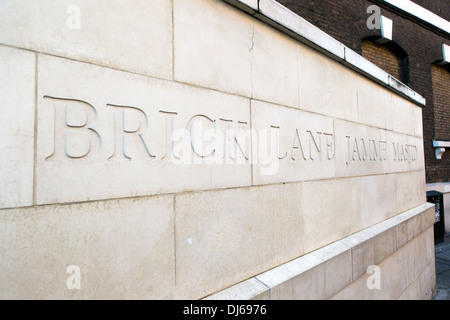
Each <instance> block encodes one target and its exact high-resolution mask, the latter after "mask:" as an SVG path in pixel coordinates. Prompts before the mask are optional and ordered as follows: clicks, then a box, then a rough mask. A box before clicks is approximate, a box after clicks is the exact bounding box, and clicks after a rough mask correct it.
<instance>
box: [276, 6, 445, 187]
mask: <svg viewBox="0 0 450 320" xmlns="http://www.w3.org/2000/svg"><path fill="white" fill-rule="evenodd" d="M277 1H278V2H280V3H281V4H283V5H285V6H286V7H287V8H289V9H290V10H292V11H294V12H296V13H297V14H299V15H300V16H302V17H303V18H305V19H306V20H308V21H309V22H311V23H312V24H314V25H315V26H317V27H318V28H320V29H322V30H323V31H325V32H327V33H328V34H330V35H331V36H333V37H334V38H336V39H337V40H339V41H340V42H342V43H343V44H345V45H346V46H348V47H349V48H351V49H353V50H354V51H356V52H358V53H359V54H364V55H366V56H367V57H369V56H370V54H371V53H369V52H368V51H370V50H368V49H367V47H366V48H363V39H368V38H369V39H373V38H375V37H380V36H381V31H380V30H377V29H373V30H369V29H368V28H367V24H366V22H367V19H368V18H369V16H370V14H368V13H367V8H368V7H369V6H370V5H373V4H376V5H378V6H380V8H381V14H382V15H384V16H386V17H388V18H390V19H392V20H393V23H394V29H393V43H395V44H396V46H397V47H399V48H401V49H402V51H404V52H405V53H406V55H407V59H408V65H409V73H408V74H406V75H403V77H404V78H403V79H402V76H401V77H400V80H403V82H406V84H407V85H409V86H410V87H411V88H412V89H413V90H415V91H417V92H418V93H420V94H421V95H422V96H423V97H424V98H425V99H426V100H427V105H426V107H425V108H424V109H423V127H424V147H425V166H426V179H427V183H436V182H443V181H445V182H450V150H449V151H447V152H446V153H444V156H443V159H442V160H436V158H435V149H434V148H433V140H434V139H436V137H435V134H436V133H439V134H441V132H448V126H450V124H449V123H448V121H446V120H444V121H445V122H444V123H435V119H437V118H440V119H448V118H447V117H448V114H449V113H450V101H448V96H442V95H440V94H439V91H442V90H447V89H445V88H448V78H447V77H443V78H442V79H441V78H440V79H441V80H438V82H442V81H444V82H446V83H447V84H446V85H445V86H444V87H442V86H440V85H436V86H435V87H433V78H434V76H433V75H432V67H431V65H433V64H434V63H435V62H437V61H439V60H442V44H443V43H446V44H448V45H450V35H449V34H448V33H445V32H443V31H439V30H437V29H434V28H432V27H430V26H428V25H426V24H423V23H422V22H420V21H418V20H415V19H413V18H411V17H409V16H408V15H406V14H404V13H401V12H398V11H395V10H394V9H392V8H391V7H389V6H387V5H386V3H385V2H384V1H383V0H339V1H336V0H277ZM414 2H416V3H417V4H419V5H423V6H424V7H425V8H427V9H429V10H431V11H433V12H435V13H436V14H438V15H440V16H441V17H444V18H446V19H447V20H450V1H449V0H414ZM366 45H367V43H366ZM363 49H364V50H365V53H363ZM372 49H373V50H375V48H372ZM377 49H380V51H379V52H380V54H387V53H386V52H385V51H382V50H381V48H377ZM372 61H373V62H374V63H375V64H378V63H379V61H378V63H377V59H373V60H372ZM384 68H386V69H387V70H386V71H387V72H394V71H392V70H391V71H390V69H389V66H384ZM393 76H395V74H393ZM441 76H442V75H441ZM405 78H406V79H405ZM435 83H437V82H436V81H435ZM433 89H434V90H433ZM447 92H448V90H447ZM435 99H437V100H439V101H441V102H437V103H436V104H435ZM435 114H436V115H437V116H435ZM436 128H438V130H437V131H436ZM446 130H447V131H446Z"/></svg>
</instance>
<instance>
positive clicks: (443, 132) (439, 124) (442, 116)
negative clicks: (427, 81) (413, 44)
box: [431, 65, 450, 151]
mask: <svg viewBox="0 0 450 320" xmlns="http://www.w3.org/2000/svg"><path fill="white" fill-rule="evenodd" d="M431 75H432V79H433V98H434V124H435V127H434V136H435V139H437V140H446V141H450V112H449V111H450V104H449V102H450V72H449V70H448V68H447V69H446V68H444V67H440V66H437V65H432V66H431ZM449 151H450V150H449Z"/></svg>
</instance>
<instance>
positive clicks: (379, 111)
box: [357, 76, 392, 129]
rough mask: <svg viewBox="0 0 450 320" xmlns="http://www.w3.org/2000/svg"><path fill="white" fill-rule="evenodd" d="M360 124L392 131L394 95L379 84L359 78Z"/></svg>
mask: <svg viewBox="0 0 450 320" xmlns="http://www.w3.org/2000/svg"><path fill="white" fill-rule="evenodd" d="M357 79H358V80H357V88H358V89H357V90H358V122H360V123H363V124H367V125H370V126H374V127H377V128H381V129H391V128H390V122H389V121H388V120H390V119H391V118H392V116H391V115H390V114H391V113H392V98H391V96H392V94H391V92H389V90H387V89H385V88H383V87H381V86H380V85H379V84H377V83H375V82H373V81H371V80H369V79H367V78H364V77H362V76H358V78H357Z"/></svg>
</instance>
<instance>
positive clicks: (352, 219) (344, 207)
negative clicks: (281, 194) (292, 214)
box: [301, 177, 362, 252]
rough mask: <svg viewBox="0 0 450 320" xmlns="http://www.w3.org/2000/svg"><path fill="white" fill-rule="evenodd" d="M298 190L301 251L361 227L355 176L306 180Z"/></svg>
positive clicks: (318, 246)
mask: <svg viewBox="0 0 450 320" xmlns="http://www.w3.org/2000/svg"><path fill="white" fill-rule="evenodd" d="M302 190H303V192H302V200H301V203H302V211H303V226H304V247H305V252H311V251H313V250H316V249H317V248H320V247H323V246H324V245H327V244H330V243H332V242H334V241H337V240H339V239H342V238H344V237H347V236H349V235H350V234H353V233H355V232H357V231H360V230H361V229H362V217H361V181H360V178H359V177H358V178H346V179H332V180H320V181H308V182H304V183H303V188H302Z"/></svg>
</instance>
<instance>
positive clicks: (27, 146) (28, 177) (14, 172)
mask: <svg viewBox="0 0 450 320" xmlns="http://www.w3.org/2000/svg"><path fill="white" fill-rule="evenodd" d="M2 5H3V4H2ZM2 10H3V7H2ZM0 15H1V13H0ZM0 24H1V22H0ZM2 30H4V29H2ZM2 33H3V31H2ZM35 60H36V58H35V54H34V53H32V52H29V51H24V50H20V49H15V48H9V47H5V46H0V96H1V99H2V103H1V104H0V114H1V115H2V120H1V125H0V136H1V139H0V155H1V156H0V168H1V170H0V185H1V186H2V191H1V192H0V208H8V207H20V206H30V205H32V204H33V171H34V169H33V168H34V122H35V102H34V101H35V69H36V68H35Z"/></svg>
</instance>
